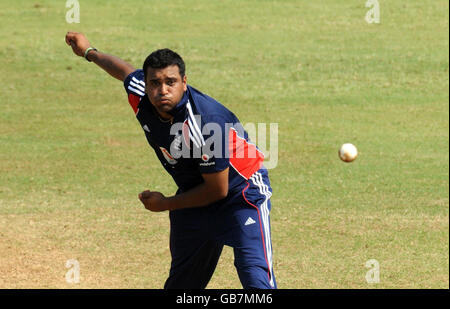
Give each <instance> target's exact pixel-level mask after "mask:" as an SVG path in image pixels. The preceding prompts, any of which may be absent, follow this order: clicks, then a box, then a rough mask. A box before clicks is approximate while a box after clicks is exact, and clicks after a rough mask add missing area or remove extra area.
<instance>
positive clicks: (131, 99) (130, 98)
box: [128, 93, 141, 114]
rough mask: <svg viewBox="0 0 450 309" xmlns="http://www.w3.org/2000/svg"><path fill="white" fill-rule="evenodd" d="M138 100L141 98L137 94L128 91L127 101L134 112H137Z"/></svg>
mask: <svg viewBox="0 0 450 309" xmlns="http://www.w3.org/2000/svg"><path fill="white" fill-rule="evenodd" d="M140 101H141V98H140V97H138V96H137V95H134V94H132V93H130V94H129V95H128V102H129V103H130V105H131V108H132V109H133V111H134V113H135V114H137V112H138V105H139V102H140Z"/></svg>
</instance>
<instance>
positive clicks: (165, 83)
mask: <svg viewBox="0 0 450 309" xmlns="http://www.w3.org/2000/svg"><path fill="white" fill-rule="evenodd" d="M145 89H146V91H147V96H148V98H149V99H150V102H151V103H152V105H153V106H154V107H155V108H156V110H157V111H158V113H159V114H160V115H161V116H163V117H166V118H169V117H170V115H169V114H167V113H168V112H169V111H170V110H172V109H173V108H174V107H175V106H176V105H177V104H178V103H179V102H180V100H181V98H182V97H183V94H184V92H185V91H186V89H187V86H186V75H185V76H183V77H181V75H180V71H179V69H178V66H177V65H171V66H168V67H166V68H163V69H153V68H148V69H147V80H146V81H145Z"/></svg>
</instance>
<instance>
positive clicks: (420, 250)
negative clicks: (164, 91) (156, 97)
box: [0, 0, 449, 289]
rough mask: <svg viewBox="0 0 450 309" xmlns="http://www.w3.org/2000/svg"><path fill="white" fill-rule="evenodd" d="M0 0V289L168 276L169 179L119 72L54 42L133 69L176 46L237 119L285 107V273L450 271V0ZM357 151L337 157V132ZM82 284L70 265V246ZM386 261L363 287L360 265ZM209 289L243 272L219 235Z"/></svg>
mask: <svg viewBox="0 0 450 309" xmlns="http://www.w3.org/2000/svg"><path fill="white" fill-rule="evenodd" d="M79 2H80V23H79V24H68V23H67V22H66V19H65V16H66V12H67V11H68V8H66V7H65V1H50V0H47V1H44V0H35V1H25V0H17V1H7V0H0V29H2V30H1V33H2V35H1V36H0V46H1V48H0V59H1V63H0V94H1V96H0V104H1V105H0V106H1V113H0V288H161V287H162V286H163V284H164V281H165V279H166V276H167V274H168V270H169V265H170V253H169V248H168V240H169V238H168V228H169V220H168V213H156V214H155V213H150V212H148V211H146V210H145V209H144V208H143V207H142V205H141V204H140V202H139V201H138V199H137V194H138V193H139V192H141V191H143V190H145V189H147V188H150V189H152V190H156V191H161V192H163V193H164V194H166V195H171V194H173V193H174V192H175V190H176V187H175V185H174V183H173V182H172V179H171V178H170V177H169V176H168V175H166V174H165V172H164V170H163V168H162V167H161V166H160V163H159V161H158V160H157V158H156V156H155V155H154V153H153V151H152V150H151V149H150V148H149V146H148V145H147V142H146V140H145V137H144V135H143V133H142V129H141V128H140V126H139V123H138V122H137V121H136V120H135V118H134V114H133V112H132V110H131V108H130V107H129V105H128V103H127V100H126V95H125V92H124V89H123V87H122V85H121V84H120V82H118V81H116V80H114V79H113V78H111V77H109V76H107V75H106V74H105V73H103V72H102V71H100V70H99V69H98V68H97V67H96V66H95V65H94V64H92V63H87V62H86V61H85V60H83V59H82V58H78V57H75V56H74V55H73V54H72V52H71V50H70V48H68V47H67V46H66V45H65V43H64V36H65V33H66V32H67V31H68V30H73V31H81V32H83V33H85V34H86V35H87V36H88V38H89V39H90V41H91V43H92V44H93V45H94V46H95V47H97V48H98V49H99V50H102V51H104V52H107V53H110V54H114V55H117V56H119V57H122V58H123V59H125V60H127V61H129V62H131V63H132V64H133V65H135V66H136V67H140V66H141V65H142V62H143V60H144V59H145V57H146V56H147V55H148V54H149V53H150V52H151V51H153V50H154V49H157V48H161V47H169V48H172V49H175V50H176V51H178V52H179V53H180V54H181V55H182V56H183V58H184V59H185V61H186V64H187V75H188V82H189V83H190V84H191V85H192V86H194V87H196V88H198V89H200V90H202V91H203V92H205V93H207V94H209V95H211V96H213V97H215V98H216V99H217V100H219V101H220V102H222V103H223V104H224V105H226V106H227V107H229V108H230V109H231V110H233V111H234V112H235V114H236V115H237V116H238V117H239V118H240V120H241V121H242V122H243V123H250V122H253V123H259V122H261V123H278V133H279V134H278V147H279V152H278V165H277V167H276V168H274V169H271V170H270V175H271V182H272V186H273V190H274V195H273V197H272V205H273V209H272V213H271V220H272V239H273V248H274V269H275V274H276V276H277V281H278V285H279V288H285V289H291V288H308V289H309V288H338V289H340V288H358V289H359V288H364V289H365V288H449V165H448V161H449V79H448V76H449V75H448V74H449V39H448V37H449V16H448V14H449V3H448V1H445V0H428V1H419V0H411V1H401V0H390V1H387V0H379V3H380V18H381V20H380V21H381V23H379V24H369V23H367V22H366V21H365V19H364V17H365V15H366V12H367V11H368V10H369V8H366V7H365V3H366V1H365V0H351V1H350V0H336V1H331V0H330V1H325V0H322V1H294V0H285V1H269V0H248V1H232V0H224V1H215V0H214V1H211V0H196V1H191V0H183V1H181V0H170V1H144V0H140V1H139V0H133V1H119V0H115V1H100V0H96V1H93V0H90V1H86V0H80V1H79ZM345 142H351V143H354V144H355V145H356V146H357V147H358V149H359V151H360V155H359V157H358V159H357V160H356V161H355V162H354V163H351V164H345V163H343V162H341V161H340V160H339V159H338V156H337V150H338V148H339V146H340V145H341V144H342V143H345ZM69 259H76V260H77V261H78V262H79V265H80V275H81V277H80V282H79V283H77V284H70V283H67V282H66V279H65V276H66V272H67V271H68V270H69V269H68V268H66V261H67V260H69ZM369 259H376V260H377V261H378V262H379V270H380V281H379V283H372V284H369V283H368V282H367V281H366V279H365V276H366V273H367V271H369V268H366V266H365V263H366V261H367V260H369ZM208 287H209V288H240V287H241V285H240V283H239V280H238V278H237V274H236V272H235V269H234V266H233V256H232V250H231V248H226V249H225V250H224V253H223V255H222V257H221V260H220V262H219V265H218V268H217V270H216V273H215V274H214V276H213V278H212V280H211V282H210V284H209V286H208Z"/></svg>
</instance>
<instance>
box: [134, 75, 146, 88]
mask: <svg viewBox="0 0 450 309" xmlns="http://www.w3.org/2000/svg"><path fill="white" fill-rule="evenodd" d="M131 79H132V80H133V81H134V82H135V83H137V84H141V85H142V87H144V88H145V83H144V82H143V81H142V80H139V79H137V78H136V77H134V76H133V77H132V78H131Z"/></svg>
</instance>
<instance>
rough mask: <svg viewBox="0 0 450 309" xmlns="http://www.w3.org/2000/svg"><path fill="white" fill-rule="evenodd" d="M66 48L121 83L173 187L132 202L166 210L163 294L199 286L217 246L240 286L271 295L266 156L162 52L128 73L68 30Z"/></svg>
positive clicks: (174, 57) (179, 63) (174, 58)
mask: <svg viewBox="0 0 450 309" xmlns="http://www.w3.org/2000/svg"><path fill="white" fill-rule="evenodd" d="M66 43H67V44H68V45H69V46H71V47H72V50H73V52H74V53H75V54H76V55H77V56H80V57H84V58H86V60H87V61H89V62H94V63H95V64H96V65H98V66H99V67H100V68H102V69H103V70H105V71H106V72H107V73H109V74H110V75H111V76H113V77H115V78H116V79H118V80H120V81H122V82H123V84H124V87H125V91H126V93H127V97H128V102H129V104H130V106H131V108H132V110H133V112H134V114H135V115H136V118H137V120H138V121H139V123H140V125H141V127H142V130H143V132H144V134H145V137H146V138H147V141H148V143H149V145H150V146H151V147H152V148H153V150H154V151H155V153H156V156H157V157H158V159H159V160H160V162H161V164H162V165H163V167H164V169H165V170H166V171H167V172H168V173H169V174H170V175H171V176H172V178H173V180H174V181H175V183H176V184H177V186H178V190H177V192H176V194H175V195H173V196H164V195H163V194H162V193H160V192H154V191H149V190H146V191H143V192H141V193H140V194H139V195H138V197H139V199H140V201H141V202H142V203H143V205H144V206H145V208H146V209H148V210H150V211H154V212H160V211H169V218H170V252H171V257H172V262H171V268H170V273H169V276H168V278H167V280H166V282H165V285H164V288H166V289H174V288H183V289H203V288H205V287H206V286H207V284H208V282H209V280H210V279H211V276H212V275H213V273H214V270H215V268H216V265H217V262H218V260H219V257H220V254H221V252H222V249H223V246H224V245H227V246H231V247H233V249H234V265H235V267H236V270H237V273H238V276H239V279H240V281H241V283H242V286H243V288H246V289H247V288H256V289H266V288H267V289H274V288H276V282H275V276H274V271H273V263H272V242H271V231H270V219H269V212H270V210H271V203H270V197H271V195H272V189H271V186H270V182H269V177H268V172H267V170H266V169H265V168H264V166H263V161H264V155H263V154H262V153H261V152H260V150H259V149H258V148H257V147H256V146H255V145H254V144H252V143H251V142H250V140H249V138H248V134H247V132H245V130H243V128H242V125H241V124H240V122H239V120H238V118H237V117H236V116H235V115H234V114H233V113H232V112H231V111H230V110H228V109H227V108H226V107H224V106H223V105H221V104H220V103H219V102H217V101H216V100H214V99H213V98H211V97H209V96H207V95H205V94H203V93H202V92H200V91H199V90H197V89H195V88H194V87H192V86H190V85H188V84H187V76H186V72H185V63H184V61H183V59H182V58H181V57H180V56H179V55H178V54H177V53H175V52H174V51H172V50H170V49H160V50H156V51H154V52H152V53H151V54H150V55H149V56H148V57H147V58H146V59H145V61H144V64H143V67H142V69H135V68H134V67H133V66H132V65H130V64H129V63H127V62H125V61H123V60H121V59H119V58H117V57H115V56H111V55H108V54H105V53H102V52H100V51H98V50H97V49H95V48H93V47H92V46H91V45H90V43H89V41H88V40H87V38H86V37H85V36H84V35H83V34H81V33H76V32H68V33H67V34H66Z"/></svg>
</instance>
